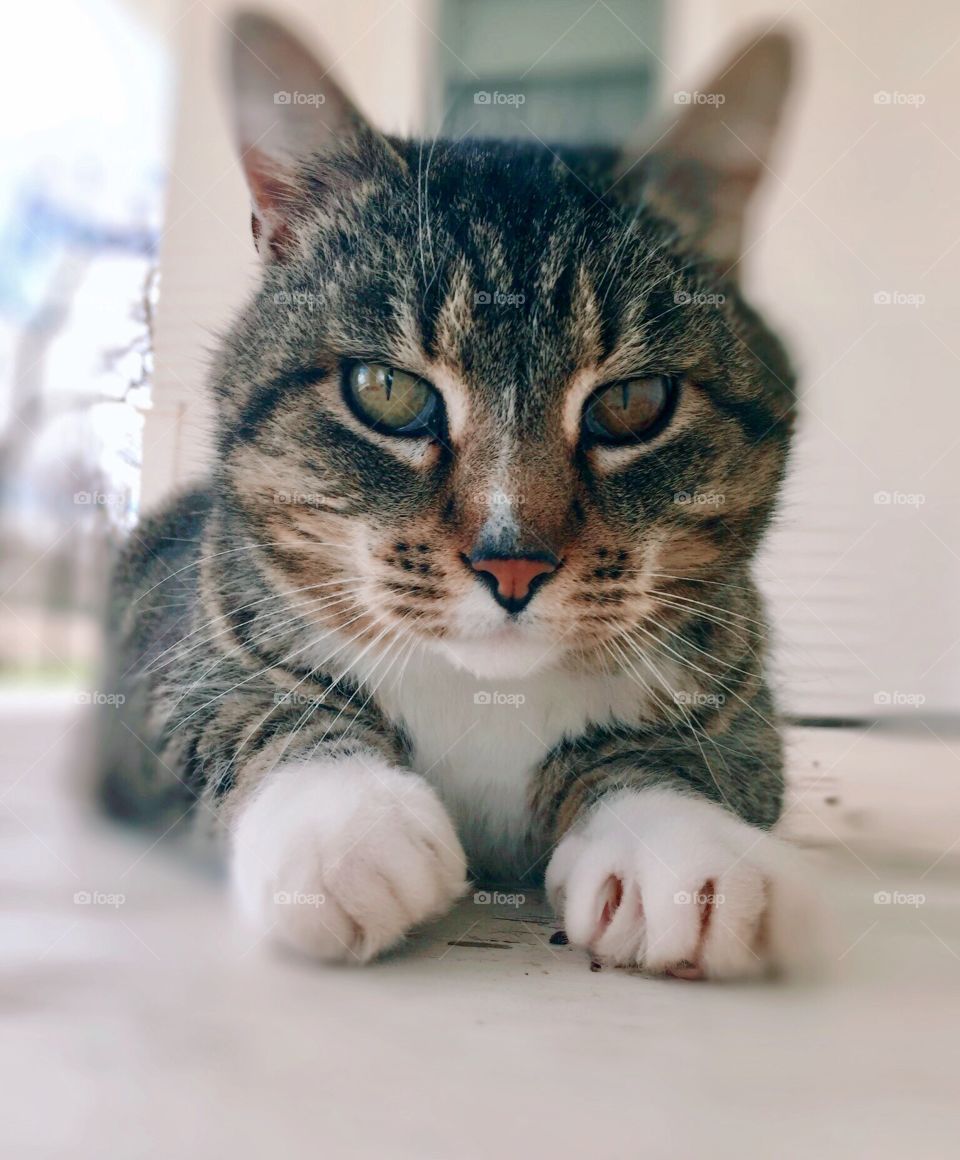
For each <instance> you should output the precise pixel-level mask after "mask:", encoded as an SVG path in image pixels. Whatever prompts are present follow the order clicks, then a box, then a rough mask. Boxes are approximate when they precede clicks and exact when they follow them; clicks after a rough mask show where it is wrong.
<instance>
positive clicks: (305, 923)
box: [233, 757, 466, 962]
mask: <svg viewBox="0 0 960 1160" xmlns="http://www.w3.org/2000/svg"><path fill="white" fill-rule="evenodd" d="M233 882H234V887H235V891H236V894H237V897H238V899H239V902H240V907H241V909H242V911H243V912H244V913H245V914H246V916H247V917H248V918H249V919H250V920H251V921H252V922H253V924H254V925H255V926H256V927H257V928H258V929H259V930H260V931H261V933H263V934H264V935H269V936H270V937H271V938H274V939H276V940H277V941H279V942H280V943H282V944H285V945H286V946H289V947H293V948H294V949H295V950H297V951H300V952H301V953H304V954H307V955H310V956H311V957H314V958H319V959H326V960H343V961H347V962H366V961H367V960H368V959H371V958H373V957H374V956H375V955H378V954H379V953H380V952H381V951H385V950H387V949H388V948H389V947H391V946H393V945H394V944H395V943H397V942H399V941H400V940H401V939H402V938H403V936H404V934H405V933H406V932H407V931H408V930H409V929H410V928H411V927H413V926H416V925H418V924H419V923H422V922H426V921H427V920H429V919H431V918H436V917H437V916H439V915H440V914H443V913H444V912H445V911H446V910H448V909H449V908H450V906H452V905H453V903H454V902H455V901H456V899H457V898H458V897H459V896H460V895H461V894H462V893H463V892H464V890H465V889H466V860H465V858H464V854H463V850H462V848H461V846H460V841H459V839H458V838H457V835H456V833H455V832H454V828H453V825H452V823H451V821H450V819H449V817H448V816H447V813H446V811H445V810H444V808H443V806H442V805H441V803H440V799H439V798H438V797H437V795H436V794H435V793H434V792H433V790H432V789H431V788H430V787H429V786H428V785H427V784H426V783H425V782H424V781H422V780H421V779H420V778H419V777H417V776H415V775H414V774H409V773H404V772H402V771H400V770H398V769H396V768H394V767H392V766H390V765H387V764H386V763H385V762H383V761H382V760H380V759H378V758H373V757H370V758H359V757H350V758H344V759H340V760H333V761H307V762H303V763H299V764H290V765H285V766H282V767H281V768H279V769H278V770H276V771H275V772H274V773H273V774H271V775H270V776H269V778H268V779H267V781H266V782H265V784H264V785H263V787H262V788H261V789H260V790H258V791H257V793H256V795H255V796H254V797H253V798H252V800H251V801H250V802H249V803H248V804H247V805H246V806H245V808H244V810H243V812H242V814H241V815H240V818H239V821H238V824H237V827H236V831H235V834H234V841H233Z"/></svg>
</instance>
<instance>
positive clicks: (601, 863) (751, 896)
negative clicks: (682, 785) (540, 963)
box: [547, 789, 816, 979]
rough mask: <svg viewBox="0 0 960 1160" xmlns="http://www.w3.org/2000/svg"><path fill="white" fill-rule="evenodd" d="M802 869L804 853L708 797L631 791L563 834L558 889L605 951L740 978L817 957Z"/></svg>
mask: <svg viewBox="0 0 960 1160" xmlns="http://www.w3.org/2000/svg"><path fill="white" fill-rule="evenodd" d="M802 875H803V869H802V865H801V864H800V861H799V857H798V854H797V852H796V851H794V850H792V849H790V848H789V847H787V846H786V845H785V844H784V843H782V842H780V841H779V840H777V839H775V838H772V837H770V836H769V835H768V834H765V833H763V832H762V831H760V830H757V829H754V828H753V827H752V826H748V825H747V824H746V823H745V822H742V821H740V820H739V819H738V818H736V817H734V816H733V815H732V814H731V813H729V812H728V811H726V810H724V809H721V808H720V807H719V806H716V805H714V804H712V803H711V802H709V801H706V800H705V799H703V798H694V797H684V796H681V795H680V794H677V793H674V792H672V791H670V790H663V789H650V790H643V791H628V790H625V791H622V792H620V793H617V794H614V795H612V796H611V797H609V798H608V799H604V800H603V801H601V802H600V803H599V804H598V805H597V806H595V807H594V808H593V810H592V812H591V813H590V815H589V816H588V817H587V818H586V819H585V821H584V822H583V823H581V824H580V825H579V826H577V827H576V828H574V829H573V830H572V831H570V832H569V833H568V834H566V835H565V836H564V838H563V839H562V840H561V842H560V844H559V845H558V846H557V849H556V851H555V852H554V855H553V858H552V859H551V862H550V865H549V867H548V869H547V889H548V891H549V894H550V898H551V901H552V902H553V905H554V908H555V909H556V910H557V912H558V914H561V915H562V918H563V922H564V926H565V928H566V932H567V937H568V939H569V940H570V942H572V943H574V944H576V945H579V946H583V947H587V948H589V950H590V951H591V952H592V953H593V954H594V955H595V956H596V957H597V958H599V959H600V960H602V961H605V962H608V963H614V964H617V965H621V966H639V967H643V968H644V969H645V970H647V971H650V972H653V973H658V974H661V973H669V974H673V975H677V976H679V977H681V978H704V977H706V978H714V979H735V978H752V977H757V976H760V975H764V974H767V973H769V972H771V971H783V970H789V969H791V968H794V967H796V968H801V967H802V968H804V969H806V968H808V967H810V966H811V965H813V960H814V959H815V952H814V950H813V947H814V942H815V926H816V923H815V919H814V913H813V907H812V902H811V893H810V891H809V890H808V888H807V885H806V883H805V882H803V881H802Z"/></svg>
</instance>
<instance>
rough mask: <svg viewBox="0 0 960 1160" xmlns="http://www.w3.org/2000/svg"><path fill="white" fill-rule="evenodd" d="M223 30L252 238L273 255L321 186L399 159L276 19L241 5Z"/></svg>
mask: <svg viewBox="0 0 960 1160" xmlns="http://www.w3.org/2000/svg"><path fill="white" fill-rule="evenodd" d="M229 32H230V38H229V45H228V48H229V65H230V69H229V72H230V88H231V97H232V113H233V125H234V135H235V138H236V144H237V149H238V151H239V154H240V161H241V164H242V165H243V170H244V174H245V176H246V179H247V185H248V187H249V189H250V195H251V198H252V200H253V215H252V226H253V237H254V242H255V244H256V247H257V251H258V252H259V254H260V256H261V257H262V258H263V259H264V261H283V260H284V259H285V258H286V257H287V256H288V254H289V253H290V252H291V250H292V248H293V246H294V245H295V243H296V234H297V226H298V222H299V221H300V220H302V219H304V218H305V217H306V216H307V214H308V211H309V210H310V209H311V208H314V209H315V208H316V207H317V205H318V204H322V201H323V197H324V192H326V194H327V195H328V196H331V197H333V198H336V196H337V195H338V189H337V186H338V185H342V184H344V183H349V182H350V181H351V179H352V180H353V181H356V180H358V179H359V177H360V174H361V173H362V172H363V170H364V169H365V168H370V167H372V166H376V165H379V164H383V163H385V162H386V163H388V164H392V165H398V166H402V165H403V162H402V161H401V160H400V158H399V156H398V155H397V154H396V152H395V151H394V150H393V149H392V148H391V146H390V145H389V144H388V143H387V141H386V140H385V139H384V138H383V137H382V136H381V135H380V134H378V133H377V132H376V131H375V130H374V129H372V128H371V127H370V126H369V125H368V123H367V122H366V120H365V119H364V118H363V116H362V114H361V113H360V112H358V110H357V108H356V107H355V105H354V104H353V102H352V101H351V100H350V98H349V97H347V95H346V94H345V93H344V92H343V90H342V89H341V88H340V87H339V86H338V85H337V84H336V83H335V82H334V81H333V80H332V79H331V77H330V75H329V73H328V70H327V69H325V68H324V67H323V65H322V64H321V63H320V61H319V60H317V58H316V57H315V56H314V55H313V54H312V53H311V52H310V51H309V49H307V48H306V47H305V46H304V45H303V43H302V42H301V41H300V40H299V39H298V38H297V37H296V36H294V35H293V33H291V32H290V31H288V30H287V29H286V28H284V27H283V25H281V24H279V23H277V21H275V20H272V19H271V18H270V17H268V16H263V15H261V14H259V13H252V12H241V13H238V14H237V15H235V16H234V17H233V19H232V22H231V25H230V26H229ZM326 160H329V161H330V162H331V164H330V166H329V167H326V168H325V166H324V162H325V161H326ZM308 161H309V165H307V164H306V163H307V162H308ZM338 161H339V162H340V164H337V162H338ZM308 174H309V178H308ZM351 174H352V178H351Z"/></svg>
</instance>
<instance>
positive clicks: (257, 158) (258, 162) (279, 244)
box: [243, 146, 295, 262]
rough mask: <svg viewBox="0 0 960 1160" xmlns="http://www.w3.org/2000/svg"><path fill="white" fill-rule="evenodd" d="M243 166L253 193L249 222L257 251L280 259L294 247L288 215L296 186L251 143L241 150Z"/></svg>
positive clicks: (279, 260) (283, 258)
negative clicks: (247, 147)
mask: <svg viewBox="0 0 960 1160" xmlns="http://www.w3.org/2000/svg"><path fill="white" fill-rule="evenodd" d="M243 167H244V170H245V172H246V175H247V181H248V183H249V185H250V192H251V193H252V195H253V203H254V212H253V214H252V216H251V221H250V225H251V230H252V232H253V241H254V244H255V245H256V247H257V253H258V254H260V255H261V256H262V257H263V258H265V259H267V260H270V261H276V262H282V261H284V260H285V259H286V258H287V257H288V256H289V254H290V252H291V249H292V247H293V231H292V230H291V228H290V224H289V221H288V220H287V215H288V213H289V211H290V209H291V208H292V205H293V201H294V198H295V186H294V184H293V182H292V181H291V180H290V179H289V177H288V175H287V174H285V173H284V172H283V171H282V170H281V169H280V168H279V167H278V165H277V163H276V161H274V160H273V159H272V158H270V157H268V156H267V154H265V153H263V152H262V151H261V150H259V149H255V148H253V147H252V146H251V148H249V149H247V150H246V152H245V153H244V154H243ZM265 251H266V252H265Z"/></svg>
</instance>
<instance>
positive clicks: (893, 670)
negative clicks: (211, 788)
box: [0, 0, 960, 723]
mask: <svg viewBox="0 0 960 1160" xmlns="http://www.w3.org/2000/svg"><path fill="white" fill-rule="evenodd" d="M265 6H266V7H268V8H270V9H273V10H275V11H276V12H278V13H279V14H281V15H283V16H286V17H287V18H288V20H289V21H290V22H291V23H292V24H293V25H294V27H296V28H299V29H300V30H301V31H302V32H303V33H304V35H305V37H306V38H307V39H308V40H311V41H312V42H313V43H314V44H315V45H316V46H317V47H318V48H319V49H320V50H321V51H323V52H325V54H326V56H327V59H328V60H329V61H330V62H331V64H332V65H333V68H334V71H335V73H336V74H337V75H338V76H339V77H340V78H341V79H342V80H343V81H344V83H345V84H346V85H347V87H348V88H350V89H351V90H352V91H353V92H354V94H355V95H356V97H357V99H358V101H359V103H360V104H361V106H362V107H363V108H364V109H365V111H366V112H367V113H368V114H369V115H370V116H371V117H372V118H373V119H374V120H375V121H376V122H377V123H378V124H379V125H380V126H381V127H383V128H384V129H387V130H390V131H395V132H403V133H426V134H435V133H442V134H444V135H451V136H459V135H467V134H474V135H487V134H500V135H512V136H528V137H535V138H540V139H542V140H546V141H559V140H575V141H580V140H586V139H591V138H598V139H603V140H608V141H619V140H622V139H624V138H625V137H627V136H629V135H631V134H633V133H635V132H636V130H637V127H638V125H640V123H641V122H642V121H644V119H645V118H646V117H648V116H649V115H650V114H651V113H652V112H654V111H655V110H663V109H666V110H667V111H671V110H673V109H674V107H675V106H679V105H681V104H682V103H683V101H684V100H685V99H687V97H688V94H689V93H690V92H691V91H695V87H696V84H697V81H698V79H699V80H701V81H705V80H706V79H707V78H708V76H709V70H710V68H711V67H713V66H714V65H715V64H716V63H717V59H718V58H719V57H720V56H722V55H723V54H725V53H728V52H730V51H731V50H732V49H733V48H734V47H735V46H736V45H737V43H738V42H739V41H741V40H742V39H743V38H744V37H748V36H750V34H751V33H757V32H759V31H762V30H763V29H765V28H768V27H771V26H780V27H784V28H788V29H789V30H791V31H793V32H794V34H795V36H796V37H797V39H798V41H799V43H800V48H801V54H800V55H801V66H800V70H799V83H798V85H797V91H796V94H795V97H794V100H793V103H792V105H791V108H790V112H789V118H788V124H787V131H786V133H785V135H784V139H783V141H782V145H781V148H780V149H779V151H778V153H777V155H776V157H775V159H774V163H773V165H772V167H771V172H770V174H769V180H768V182H767V187H766V189H765V190H764V191H763V195H762V198H761V199H760V203H759V204H758V206H757V212H756V214H755V216H754V222H753V233H752V236H751V245H750V249H749V250H748V253H747V257H746V260H745V284H746V287H747V290H748V292H749V293H750V294H751V296H752V297H753V298H754V299H755V300H756V301H757V303H758V304H759V305H760V306H761V307H762V309H763V310H764V311H765V312H766V313H767V314H768V316H769V317H770V318H772V320H773V321H774V323H775V324H776V325H777V326H778V327H779V328H780V329H781V331H782V332H783V333H784V334H785V335H786V336H787V338H788V340H789V343H790V345H791V348H792V350H793V353H794V356H795V358H796V360H797V362H798V364H799V366H800V369H801V382H802V385H803V400H804V407H803V421H802V430H801V437H800V441H799V445H798V448H797V454H796V458H795V462H794V470H793V474H792V477H791V480H790V484H789V487H788V489H787V493H786V496H785V500H784V503H783V506H782V509H781V514H780V518H779V521H778V526H777V529H776V532H775V535H774V536H773V537H772V539H771V542H770V545H769V550H768V551H767V552H766V554H765V555H764V557H763V559H762V561H761V563H760V569H759V571H760V579H761V582H762V583H763V585H764V588H765V590H766V591H767V593H768V594H769V596H770V600H771V612H772V619H773V622H774V627H775V640H776V648H777V653H776V655H777V671H778V676H779V682H780V686H781V690H782V697H783V702H784V707H785V709H786V710H787V711H788V713H790V714H791V715H792V716H793V717H795V718H798V719H801V720H808V721H809V720H839V721H844V720H859V721H862V720H872V719H874V718H878V717H879V718H883V719H887V718H889V719H896V720H900V721H912V722H914V723H916V722H918V721H920V720H925V721H928V722H929V721H934V720H936V719H942V718H945V717H951V716H954V715H956V714H957V713H958V711H960V647H957V645H958V641H960V602H958V601H957V600H956V592H957V589H958V583H960V557H958V554H957V535H956V533H957V527H958V522H957V513H958V497H960V471H958V463H960V392H958V391H957V389H956V387H955V383H956V379H957V360H958V358H960V339H958V338H957V336H956V332H955V329H956V328H955V326H954V318H955V286H956V284H957V281H958V277H960V205H958V197H957V189H958V181H960V136H958V133H957V128H956V117H955V110H956V108H957V107H958V102H960V71H958V68H957V62H958V57H960V47H958V46H957V37H958V35H960V25H958V21H957V17H956V12H955V8H954V6H953V5H952V4H949V3H948V2H947V0H925V2H924V3H923V4H920V5H918V6H916V8H915V9H914V10H913V11H911V13H910V14H909V17H908V16H907V14H905V13H904V11H903V10H902V7H901V6H899V5H896V4H893V3H884V4H878V5H874V6H872V7H871V10H870V19H869V20H868V21H867V20H865V18H864V10H863V7H862V5H861V4H858V3H855V2H853V0H840V2H833V3H829V4H827V3H826V2H825V0H817V2H812V3H807V2H804V0H799V2H794V3H769V2H767V3H764V2H761V0H724V2H723V3H718V2H711V0H674V2H671V3H669V4H667V3H665V2H659V0H596V2H595V3H589V2H587V0H395V2H391V0H355V2H354V3H352V4H350V5H343V4H339V3H337V4H335V3H333V2H332V0H286V2H283V3H281V2H279V0H274V2H268V3H266V4H265ZM230 7H231V6H230V5H229V4H228V3H226V2H225V0H203V2H200V0H197V2H191V0H36V2H35V3H33V4H31V5H27V6H23V7H21V8H19V9H18V11H17V12H16V14H15V15H11V16H10V17H9V23H10V25H11V28H10V31H11V33H12V35H8V36H6V37H4V38H3V42H2V44H0V59H2V66H3V67H2V68H0V86H2V87H3V90H4V100H3V102H2V104H0V110H2V111H0V140H2V145H3V148H2V150H0V254H2V261H0V545H2V554H0V681H2V683H3V686H4V687H7V688H9V687H11V686H17V687H19V688H21V689H22V688H24V687H30V688H35V689H37V690H42V689H49V688H51V687H81V688H82V687H83V685H84V684H85V683H88V678H87V675H86V674H88V673H89V670H90V664H91V660H92V658H93V655H94V651H95V644H96V628H95V625H96V615H97V609H98V605H99V601H100V598H101V597H102V594H103V590H104V582H105V581H104V567H105V564H106V562H107V560H108V558H109V553H108V552H107V551H106V550H105V549H106V547H107V545H108V544H109V543H111V542H113V541H116V540H117V538H118V537H121V536H123V535H124V534H126V533H127V532H128V531H129V530H130V528H131V527H132V526H133V524H134V522H135V520H136V518H137V515H138V513H139V512H140V511H141V510H142V509H143V508H144V507H149V506H150V505H152V504H156V503H157V502H159V501H160V500H162V498H163V497H164V496H165V495H166V494H167V493H168V492H169V491H170V490H171V489H172V488H174V487H175V486H178V485H180V484H182V483H184V482H186V481H188V480H189V479H190V478H192V477H193V476H195V475H197V474H201V473H202V472H203V470H204V464H205V462H206V458H207V454H208V439H207V436H208V430H209V422H208V412H207V401H206V396H205V388H204V378H205V371H206V365H207V359H208V354H209V351H210V349H211V347H212V346H213V344H214V343H215V341H216V334H217V332H218V330H220V329H221V328H222V327H224V325H225V324H226V323H227V322H228V320H229V318H230V315H231V311H232V310H233V309H234V308H235V307H236V306H237V305H238V304H239V303H240V302H241V301H242V300H243V297H244V294H245V292H246V288H247V287H248V285H249V284H250V281H251V279H252V278H253V277H254V276H255V272H256V263H255V260H254V254H253V249H252V246H251V244H250V240H249V237H248V227H247V219H248V202H247V195H246V191H245V188H244V186H243V182H242V179H241V176H240V173H239V170H238V167H237V165H236V163H235V160H234V157H233V153H232V147H231V144H230V138H229V134H228V132H227V126H226V119H225V107H224V101H223V94H222V91H221V88H220V83H219V79H220V78H219V61H220V58H221V56H222V48H223V38H224V36H225V35H227V33H226V31H225V25H224V17H225V16H226V14H227V12H228V11H229V10H230ZM907 25H909V27H907ZM478 94H481V95H480V96H479V97H478ZM486 94H489V96H490V99H489V100H486V99H485V95H486ZM500 94H511V95H512V96H511V99H510V100H509V101H507V100H505V99H503V98H502V97H500Z"/></svg>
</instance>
